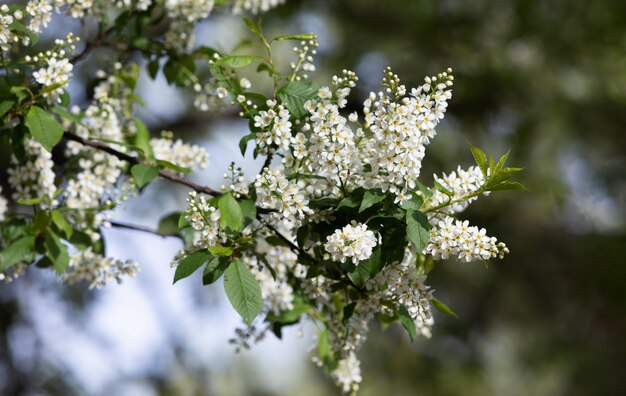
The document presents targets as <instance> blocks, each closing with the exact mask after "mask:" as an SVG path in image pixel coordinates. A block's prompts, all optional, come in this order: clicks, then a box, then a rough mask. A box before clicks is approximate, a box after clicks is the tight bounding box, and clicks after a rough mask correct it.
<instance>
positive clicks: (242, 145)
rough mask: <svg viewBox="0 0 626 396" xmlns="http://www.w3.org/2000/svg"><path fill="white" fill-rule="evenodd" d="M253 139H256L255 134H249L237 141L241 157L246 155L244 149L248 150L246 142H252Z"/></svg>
mask: <svg viewBox="0 0 626 396" xmlns="http://www.w3.org/2000/svg"><path fill="white" fill-rule="evenodd" d="M255 137H256V134H255V133H249V134H247V135H246V136H244V137H242V138H241V140H240V141H239V150H241V155H243V156H245V155H246V149H247V148H248V142H249V141H250V140H254V138H255Z"/></svg>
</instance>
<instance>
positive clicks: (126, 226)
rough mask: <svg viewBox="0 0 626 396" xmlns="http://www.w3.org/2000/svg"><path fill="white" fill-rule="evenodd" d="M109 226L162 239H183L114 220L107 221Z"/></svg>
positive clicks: (176, 235)
mask: <svg viewBox="0 0 626 396" xmlns="http://www.w3.org/2000/svg"><path fill="white" fill-rule="evenodd" d="M109 224H111V226H112V227H115V228H124V229H127V230H133V231H141V232H145V233H148V234H153V235H157V236H160V237H162V238H168V237H175V238H179V239H183V238H182V237H181V236H180V235H178V234H166V233H163V232H160V231H159V230H155V229H154V228H150V227H144V226H141V225H137V224H128V223H122V222H119V221H116V220H111V221H109Z"/></svg>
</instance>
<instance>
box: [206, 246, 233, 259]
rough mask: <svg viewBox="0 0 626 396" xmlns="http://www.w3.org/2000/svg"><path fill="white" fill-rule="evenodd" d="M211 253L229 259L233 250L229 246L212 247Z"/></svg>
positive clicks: (210, 248)
mask: <svg viewBox="0 0 626 396" xmlns="http://www.w3.org/2000/svg"><path fill="white" fill-rule="evenodd" d="M209 252H210V253H211V254H213V255H215V256H224V257H229V256H230V255H232V254H233V249H231V248H229V247H227V246H211V247H209Z"/></svg>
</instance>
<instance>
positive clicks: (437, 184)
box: [435, 182, 454, 198]
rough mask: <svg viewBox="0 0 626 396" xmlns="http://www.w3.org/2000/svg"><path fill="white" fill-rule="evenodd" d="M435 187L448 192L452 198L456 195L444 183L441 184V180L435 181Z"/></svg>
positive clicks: (445, 192)
mask: <svg viewBox="0 0 626 396" xmlns="http://www.w3.org/2000/svg"><path fill="white" fill-rule="evenodd" d="M435 188H436V189H437V190H439V191H441V192H442V193H444V194H446V195H447V196H449V197H450V198H452V197H454V193H453V192H452V191H450V190H448V189H447V188H446V187H445V186H444V185H443V184H441V183H439V182H435Z"/></svg>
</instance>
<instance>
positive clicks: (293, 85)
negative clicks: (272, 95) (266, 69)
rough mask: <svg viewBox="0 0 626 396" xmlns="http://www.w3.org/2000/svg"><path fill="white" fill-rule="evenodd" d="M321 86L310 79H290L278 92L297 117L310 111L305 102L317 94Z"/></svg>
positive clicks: (301, 116)
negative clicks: (305, 106)
mask: <svg viewBox="0 0 626 396" xmlns="http://www.w3.org/2000/svg"><path fill="white" fill-rule="evenodd" d="M318 90H319V86H318V85H317V84H314V83H312V82H310V81H290V82H288V83H287V84H285V85H284V86H283V87H282V88H280V89H279V90H278V92H277V95H278V97H279V98H280V100H281V101H282V102H283V104H284V105H285V107H287V109H288V110H289V112H290V113H291V114H292V115H293V116H294V117H295V118H303V117H305V116H306V115H307V114H309V112H308V111H307V110H306V109H305V108H304V104H305V103H306V102H307V101H308V100H310V99H313V98H315V97H316V96H317V92H318Z"/></svg>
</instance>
